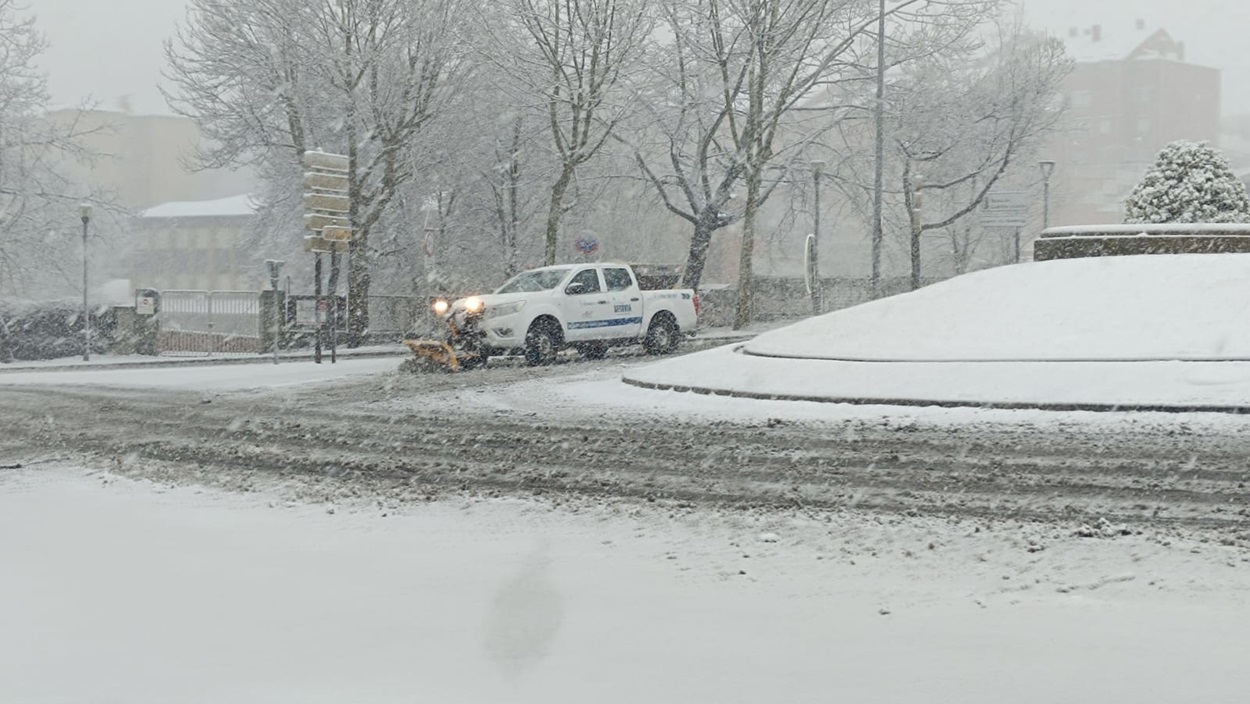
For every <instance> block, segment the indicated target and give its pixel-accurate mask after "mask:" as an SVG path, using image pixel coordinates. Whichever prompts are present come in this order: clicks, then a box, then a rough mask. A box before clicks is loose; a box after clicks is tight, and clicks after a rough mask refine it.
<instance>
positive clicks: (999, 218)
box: [981, 191, 1033, 264]
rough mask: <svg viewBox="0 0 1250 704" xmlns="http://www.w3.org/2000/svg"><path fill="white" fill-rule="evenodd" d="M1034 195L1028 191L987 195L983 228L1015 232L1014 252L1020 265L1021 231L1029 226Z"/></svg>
mask: <svg viewBox="0 0 1250 704" xmlns="http://www.w3.org/2000/svg"><path fill="white" fill-rule="evenodd" d="M1032 205H1033V194H1032V193H1029V192H1028V191H990V192H989V193H987V194H986V195H985V204H984V209H983V211H982V213H981V226H982V227H1001V228H1007V229H1011V230H1013V231H1014V240H1013V241H1014V245H1013V251H1014V256H1015V261H1016V263H1017V264H1019V263H1020V230H1021V228H1023V227H1025V226H1027V225H1028V224H1029V211H1030V210H1032Z"/></svg>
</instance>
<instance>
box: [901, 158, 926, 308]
mask: <svg viewBox="0 0 1250 704" xmlns="http://www.w3.org/2000/svg"><path fill="white" fill-rule="evenodd" d="M903 205H904V206H905V207H906V208H907V231H908V233H909V236H910V240H911V242H910V245H911V246H910V248H909V249H910V253H911V290H913V291H915V290H916V289H918V288H920V235H921V233H922V232H923V231H924V228H923V226H922V225H921V224H920V203H919V194H917V193H916V191H915V183H914V182H913V181H912V177H911V164H910V163H909V162H905V163H904V165H903Z"/></svg>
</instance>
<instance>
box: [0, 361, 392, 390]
mask: <svg viewBox="0 0 1250 704" xmlns="http://www.w3.org/2000/svg"><path fill="white" fill-rule="evenodd" d="M401 359H402V357H400V356H383V357H340V358H339V360H338V362H337V363H336V364H330V360H329V358H328V357H327V358H326V359H325V361H324V362H323V363H322V364H316V363H314V362H313V361H312V360H311V359H299V360H294V359H288V360H283V362H282V363H281V364H274V363H273V360H272V359H270V360H268V364H206V365H201V366H194V367H188V366H179V365H175V366H156V367H148V366H145V367H140V368H133V367H128V366H127V365H123V364H119V365H116V366H115V367H112V368H97V369H84V370H81V371H79V372H76V373H73V374H68V373H65V372H64V371H63V370H59V371H50V370H40V371H35V370H30V371H13V372H9V373H7V374H0V388H3V387H4V386H6V385H16V386H38V385H54V386H61V385H72V386H106V387H139V388H168V389H182V390H199V391H242V390H247V389H262V388H278V387H289V386H297V385H300V384H311V383H317V382H326V381H334V380H337V379H344V378H347V377H354V376H363V375H370V374H382V373H385V372H393V371H395V370H396V369H398V368H399V363H400V360H401Z"/></svg>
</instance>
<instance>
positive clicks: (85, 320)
mask: <svg viewBox="0 0 1250 704" xmlns="http://www.w3.org/2000/svg"><path fill="white" fill-rule="evenodd" d="M78 217H80V218H82V329H83V344H82V361H84V362H90V361H91V311H90V309H89V308H87V225H88V224H89V223H90V222H91V204H90V203H82V204H80V205H79V206H78Z"/></svg>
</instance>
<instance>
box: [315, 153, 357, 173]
mask: <svg viewBox="0 0 1250 704" xmlns="http://www.w3.org/2000/svg"><path fill="white" fill-rule="evenodd" d="M348 164H349V162H348V159H347V157H346V156H344V155H342V154H328V153H326V152H323V151H320V150H313V151H308V152H304V166H306V167H308V168H310V169H321V170H324V171H347V167H348Z"/></svg>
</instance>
